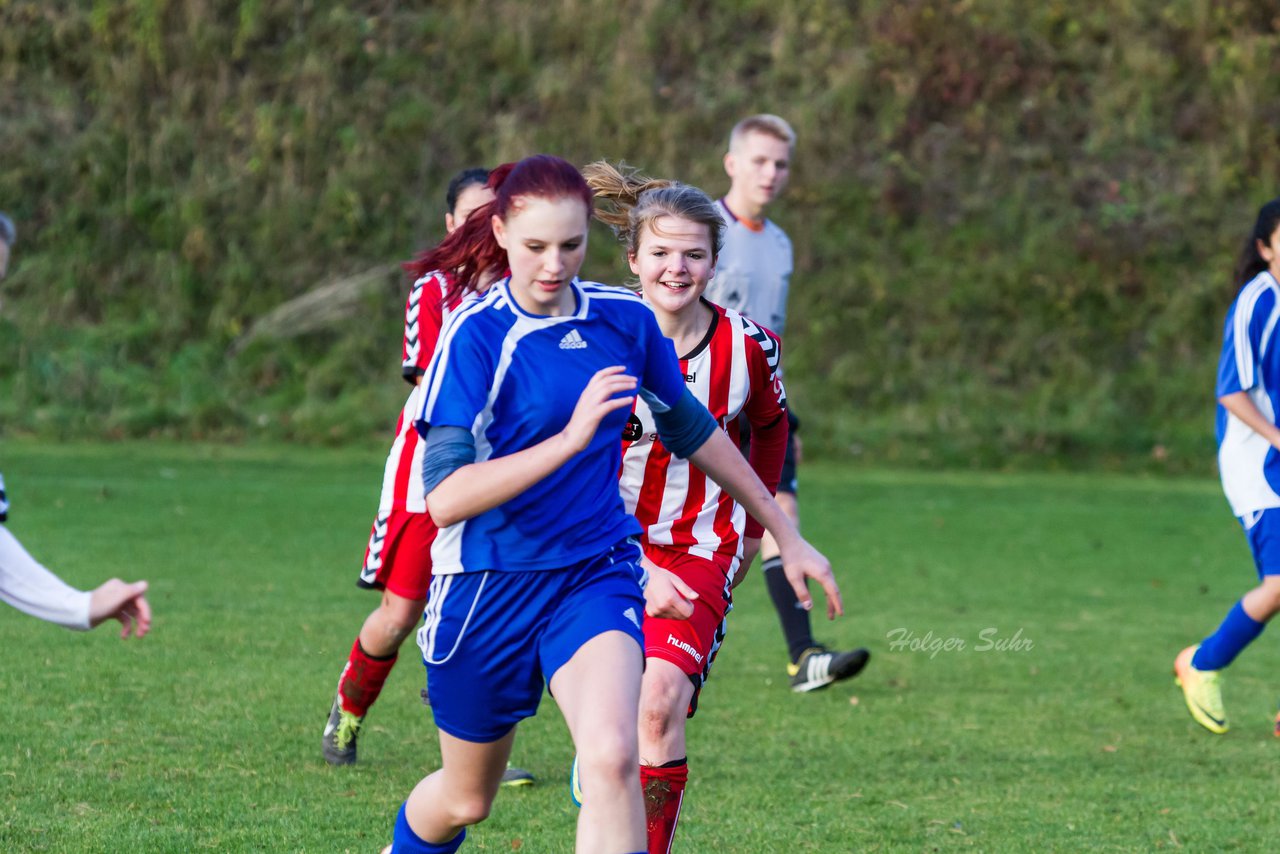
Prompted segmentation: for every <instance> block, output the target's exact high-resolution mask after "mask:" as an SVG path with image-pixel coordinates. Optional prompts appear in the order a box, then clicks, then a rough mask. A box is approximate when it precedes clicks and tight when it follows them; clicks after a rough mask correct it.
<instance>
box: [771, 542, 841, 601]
mask: <svg viewBox="0 0 1280 854" xmlns="http://www.w3.org/2000/svg"><path fill="white" fill-rule="evenodd" d="M778 546H779V550H780V552H781V557H782V571H783V572H784V573H785V574H786V576H787V581H789V582H790V583H791V589H793V590H794V591H795V592H796V598H797V599H799V600H800V604H801V605H802V606H803V607H804V609H805V610H806V611H808V610H810V609H812V608H813V598H812V597H811V596H810V595H809V588H808V586H807V585H806V584H805V579H809V578H812V579H813V580H814V581H816V582H818V584H819V585H820V586H821V587H822V591H823V593H825V594H826V596H827V619H828V620H834V619H835V618H836V617H838V616H840V615H842V614H844V602H843V601H842V600H841V598H840V585H838V584H836V576H835V573H834V572H832V571H831V561H829V560H827V559H826V558H825V557H824V556H823V555H822V553H821V552H819V551H818V550H817V549H815V548H814V547H813V546H811V545H809V543H808V541H807V540H805V539H804V538H803V537H796V538H795V540H793V541H791V542H788V543H787V545H786V546H785V547H784V546H783V545H782V544H781V543H779V544H778Z"/></svg>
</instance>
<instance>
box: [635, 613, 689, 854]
mask: <svg viewBox="0 0 1280 854" xmlns="http://www.w3.org/2000/svg"><path fill="white" fill-rule="evenodd" d="M645 622H646V624H648V623H651V622H655V623H667V622H675V621H667V620H655V619H653V618H652V617H650V618H647V619H646V620H645ZM693 695H694V685H693V682H692V681H691V680H690V678H689V674H687V673H685V672H684V670H683V669H682V668H681V667H678V666H677V665H675V664H672V663H671V662H670V661H668V660H667V659H664V658H652V657H650V658H647V659H646V661H645V668H644V681H643V683H642V687H641V689H640V731H639V735H640V787H641V790H642V792H643V793H644V812H645V832H646V833H647V835H648V838H649V854H667V852H668V851H670V850H671V844H672V840H673V839H674V838H675V832H676V824H677V822H678V821H679V820H680V807H681V805H682V804H683V803H684V788H685V784H686V783H687V782H688V779H689V759H688V750H687V749H686V747H685V720H686V717H687V715H688V710H689V706H690V704H691V703H692V702H693Z"/></svg>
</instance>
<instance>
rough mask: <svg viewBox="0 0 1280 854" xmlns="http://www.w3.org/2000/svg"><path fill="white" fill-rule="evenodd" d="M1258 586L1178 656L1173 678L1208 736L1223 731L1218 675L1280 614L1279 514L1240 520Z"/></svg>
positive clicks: (1273, 512)
mask: <svg viewBox="0 0 1280 854" xmlns="http://www.w3.org/2000/svg"><path fill="white" fill-rule="evenodd" d="M1240 521H1241V524H1242V526H1243V527H1244V529H1245V535H1246V537H1247V539H1248V540H1249V547H1250V549H1251V550H1252V552H1253V559H1254V564H1255V567H1256V568H1257V571H1258V578H1259V581H1260V583H1259V584H1258V586H1257V587H1255V588H1253V589H1252V590H1250V591H1249V592H1248V593H1246V594H1245V595H1244V596H1243V597H1242V598H1241V599H1240V601H1238V602H1236V604H1235V605H1233V606H1232V608H1231V610H1230V611H1228V612H1227V616H1226V617H1225V618H1224V619H1223V621H1222V623H1221V624H1220V625H1219V626H1218V628H1217V630H1216V631H1214V633H1213V634H1211V635H1209V636H1208V637H1207V638H1205V639H1204V640H1203V641H1201V642H1200V643H1199V644H1198V645H1196V646H1190V647H1187V648H1186V649H1184V650H1183V651H1182V652H1181V653H1179V654H1178V657H1177V659H1175V661H1174V677H1175V681H1176V682H1177V684H1178V685H1179V686H1180V687H1181V688H1182V694H1183V699H1184V700H1185V701H1186V704H1187V710H1188V711H1189V712H1190V713H1191V717H1192V718H1194V719H1195V721H1196V723H1198V724H1200V725H1201V726H1203V727H1204V728H1205V729H1207V730H1209V731H1210V732H1213V733H1219V734H1220V733H1224V732H1226V731H1227V729H1228V723H1227V714H1226V711H1225V707H1224V705H1223V703H1222V687H1221V684H1220V673H1221V671H1222V670H1224V669H1225V668H1226V667H1227V666H1228V665H1230V664H1231V662H1233V661H1235V659H1236V656H1238V655H1239V654H1240V653H1241V652H1242V651H1243V650H1244V648H1245V647H1247V646H1248V645H1249V644H1250V643H1252V642H1253V641H1254V640H1255V639H1256V638H1257V637H1258V635H1260V634H1262V630H1263V629H1264V628H1266V625H1267V622H1268V621H1270V619H1271V618H1272V617H1273V616H1275V614H1276V613H1277V611H1280V511H1277V510H1266V511H1263V512H1261V513H1259V514H1257V515H1256V516H1252V517H1246V518H1243V519H1241V520H1240Z"/></svg>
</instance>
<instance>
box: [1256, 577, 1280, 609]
mask: <svg viewBox="0 0 1280 854" xmlns="http://www.w3.org/2000/svg"><path fill="white" fill-rule="evenodd" d="M1257 598H1258V599H1259V600H1260V601H1259V604H1260V605H1262V607H1263V608H1265V609H1266V616H1267V618H1268V619H1269V618H1270V617H1272V616H1274V615H1275V614H1276V613H1280V576H1277V575H1269V576H1267V577H1266V578H1265V579H1263V583H1262V585H1261V586H1260V587H1259V588H1258V590H1257Z"/></svg>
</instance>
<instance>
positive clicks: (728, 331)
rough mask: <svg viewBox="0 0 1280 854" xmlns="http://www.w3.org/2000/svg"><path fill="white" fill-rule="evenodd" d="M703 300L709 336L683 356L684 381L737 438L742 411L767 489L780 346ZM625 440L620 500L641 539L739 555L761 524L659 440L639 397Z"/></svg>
mask: <svg viewBox="0 0 1280 854" xmlns="http://www.w3.org/2000/svg"><path fill="white" fill-rule="evenodd" d="M708 305H711V307H712V308H713V309H714V310H715V316H714V318H713V319H712V323H711V328H710V329H709V330H708V331H707V336H706V338H704V339H703V341H702V343H700V344H699V345H698V346H697V347H696V348H695V349H694V351H693V352H692V353H689V354H688V355H687V356H682V357H681V359H680V368H681V370H682V371H683V372H684V376H685V384H686V386H687V387H688V389H689V390H690V391H691V392H693V395H694V397H696V398H698V400H700V401H702V403H703V404H705V405H706V407H707V409H709V410H710V411H711V414H712V415H713V416H714V417H715V418H716V420H717V421H718V422H719V423H720V426H721V427H722V428H723V429H724V430H725V431H726V432H727V433H728V434H729V437H730V438H731V439H733V441H734V443H735V444H737V442H738V415H739V413H745V414H746V417H747V420H748V422H750V424H751V427H752V446H753V451H752V455H751V464H752V467H753V468H755V469H756V474H758V475H759V476H760V479H761V480H762V481H764V483H765V486H767V487H769V489H770V491H772V490H774V489H776V488H777V486H778V478H779V476H780V475H781V473H782V461H783V456H784V452H785V448H786V439H787V426H786V425H787V419H786V406H787V398H786V392H785V390H784V389H783V386H782V378H781V375H780V373H779V370H778V368H779V359H780V356H781V345H780V343H779V342H778V339H777V338H776V337H774V335H773V334H772V333H771V332H769V331H768V330H766V329H764V328H763V327H761V326H759V325H758V324H756V323H754V322H753V321H751V320H749V319H748V318H746V317H744V316H743V315H741V314H739V313H738V312H736V311H733V310H732V309H725V308H721V307H720V306H718V305H714V304H711V303H708ZM622 444H623V458H622V476H621V478H620V484H619V486H620V489H621V492H622V499H623V501H624V502H625V503H626V506H627V510H628V511H630V512H631V513H633V514H635V517H636V518H637V519H638V520H639V521H640V524H641V526H643V528H644V534H643V537H644V539H645V543H646V544H652V545H660V546H665V547H668V548H673V549H676V550H679V551H687V552H689V553H690V554H693V555H697V556H700V557H704V558H708V559H710V558H711V557H712V556H713V555H715V554H721V555H728V556H733V557H741V553H742V537H743V535H744V533H745V534H746V535H747V536H752V537H758V536H760V532H761V530H762V529H761V528H760V527H759V524H758V523H756V522H754V521H753V520H748V518H747V514H746V511H744V510H743V508H742V506H741V505H739V504H738V502H736V501H734V500H733V499H732V498H730V497H729V496H728V495H727V494H726V493H724V492H722V491H721V489H720V487H719V486H718V485H717V484H716V483H715V482H714V481H712V480H711V479H710V478H708V477H707V476H706V475H705V474H703V473H702V472H701V471H700V470H699V469H698V468H697V467H696V466H694V465H692V464H691V463H690V462H689V461H688V460H682V459H679V458H678V457H675V456H672V454H671V452H670V451H668V450H667V449H666V448H665V447H664V446H663V444H662V440H661V439H659V438H658V434H657V429H656V427H655V426H654V422H653V413H652V412H651V411H650V410H649V407H648V406H647V405H646V404H645V403H644V401H643V400H641V399H639V398H637V400H636V403H635V408H634V410H633V412H632V416H631V419H630V421H629V422H628V424H627V428H626V431H625V433H624V435H623V443H622ZM749 521H750V522H751V524H750V526H748V522H749Z"/></svg>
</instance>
